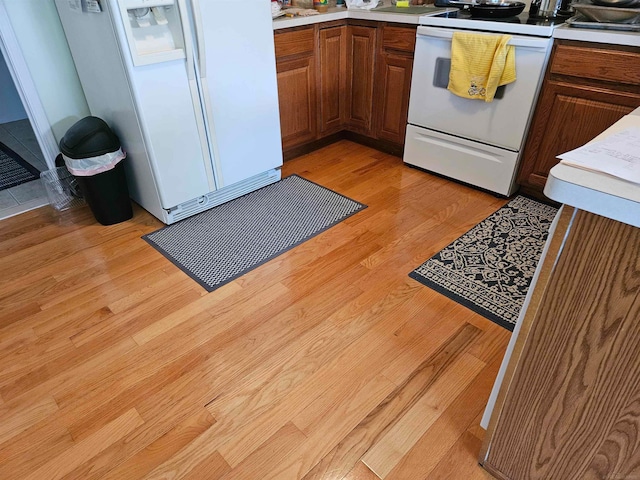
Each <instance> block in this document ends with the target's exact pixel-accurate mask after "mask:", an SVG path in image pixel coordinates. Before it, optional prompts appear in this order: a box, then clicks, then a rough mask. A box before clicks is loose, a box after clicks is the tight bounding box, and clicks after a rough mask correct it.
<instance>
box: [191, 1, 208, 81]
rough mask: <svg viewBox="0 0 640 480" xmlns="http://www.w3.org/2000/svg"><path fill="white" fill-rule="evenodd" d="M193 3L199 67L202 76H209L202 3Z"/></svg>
mask: <svg viewBox="0 0 640 480" xmlns="http://www.w3.org/2000/svg"><path fill="white" fill-rule="evenodd" d="M190 1H191V11H192V12H193V24H194V29H195V31H196V40H197V42H198V67H199V70H200V76H201V77H206V76H207V56H206V55H205V54H204V27H203V24H202V13H201V12H200V1H199V0H190Z"/></svg>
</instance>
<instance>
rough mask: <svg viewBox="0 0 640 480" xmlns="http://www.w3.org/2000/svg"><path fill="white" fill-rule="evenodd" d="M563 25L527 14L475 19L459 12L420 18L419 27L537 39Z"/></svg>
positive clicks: (546, 35) (562, 20)
mask: <svg viewBox="0 0 640 480" xmlns="http://www.w3.org/2000/svg"><path fill="white" fill-rule="evenodd" d="M563 23H564V19H552V20H544V19H538V18H533V17H529V13H528V12H523V13H521V14H520V15H516V16H513V17H508V18H477V17H472V16H471V14H469V12H467V11H465V10H460V11H457V12H447V13H443V14H440V15H436V16H432V17H420V25H425V26H430V27H448V28H459V29H463V30H480V31H485V32H496V33H511V34H520V35H535V36H538V37H551V35H552V34H553V30H554V29H555V28H556V27H559V26H560V25H562V24H563Z"/></svg>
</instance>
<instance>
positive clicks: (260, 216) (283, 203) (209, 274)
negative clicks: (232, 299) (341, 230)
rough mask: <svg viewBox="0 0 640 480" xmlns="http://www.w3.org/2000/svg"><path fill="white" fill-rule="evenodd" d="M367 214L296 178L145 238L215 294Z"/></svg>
mask: <svg viewBox="0 0 640 480" xmlns="http://www.w3.org/2000/svg"><path fill="white" fill-rule="evenodd" d="M364 208H367V207H366V205H363V204H361V203H358V202H356V201H354V200H351V199H349V198H347V197H344V196H342V195H340V194H339V193H336V192H334V191H332V190H329V189H327V188H325V187H322V186H320V185H318V184H316V183H313V182H310V181H309V180H305V179H304V178H302V177H299V176H297V175H291V176H289V177H286V178H283V179H282V180H280V181H279V182H276V183H273V184H271V185H268V186H266V187H263V188H261V189H259V190H256V191H254V192H251V193H248V194H247V195H244V196H242V197H240V198H237V199H235V200H232V201H230V202H227V203H225V204H222V205H219V206H217V207H215V208H212V209H211V210H207V211H206V212H203V213H200V214H198V215H195V216H193V217H190V218H187V219H185V220H182V221H181V222H178V223H176V224H174V225H170V226H168V227H164V228H161V229H160V230H157V231H155V232H153V233H150V234H148V235H145V236H143V237H142V238H143V239H145V240H146V241H147V242H149V244H151V245H152V246H153V247H155V248H156V249H157V250H159V251H160V252H161V253H162V254H163V255H164V256H166V257H167V258H168V259H169V260H171V261H172V262H173V263H174V264H175V265H177V266H178V267H179V268H181V269H182V270H183V271H184V272H185V273H186V274H187V275H189V276H190V277H191V278H193V279H194V280H195V281H197V282H198V283H199V284H200V285H202V286H203V287H204V288H205V289H207V290H208V291H209V292H211V291H213V290H215V289H216V288H219V287H221V286H222V285H224V284H225V283H228V282H230V281H232V280H234V279H235V278H238V277H240V276H241V275H243V274H245V273H246V272H248V271H249V270H252V269H254V268H256V267H258V266H259V265H262V264H263V263H265V262H267V261H269V260H271V259H272V258H274V257H277V256H278V255H280V254H281V253H284V252H286V251H287V250H289V249H291V248H293V247H295V246H296V245H299V244H300V243H302V242H304V241H306V240H308V239H310V238H311V237H314V236H315V235H318V234H319V233H321V232H323V231H324V230H326V229H328V228H330V227H332V226H333V225H335V224H337V223H339V222H341V221H342V220H344V219H345V218H347V217H350V216H351V215H354V214H355V213H357V212H359V211H360V210H362V209H364Z"/></svg>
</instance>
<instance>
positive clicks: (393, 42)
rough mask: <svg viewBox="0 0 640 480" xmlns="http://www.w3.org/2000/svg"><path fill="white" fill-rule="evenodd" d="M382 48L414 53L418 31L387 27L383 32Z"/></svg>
mask: <svg viewBox="0 0 640 480" xmlns="http://www.w3.org/2000/svg"><path fill="white" fill-rule="evenodd" d="M382 48H384V49H385V50H398V51H401V52H408V53H413V52H414V50H415V49H416V29H415V28H401V27H387V26H385V27H384V30H383V32H382Z"/></svg>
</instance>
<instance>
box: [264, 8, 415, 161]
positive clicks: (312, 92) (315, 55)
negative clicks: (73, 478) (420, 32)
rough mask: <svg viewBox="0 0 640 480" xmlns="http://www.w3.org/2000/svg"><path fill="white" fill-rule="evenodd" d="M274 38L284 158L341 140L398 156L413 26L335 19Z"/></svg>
mask: <svg viewBox="0 0 640 480" xmlns="http://www.w3.org/2000/svg"><path fill="white" fill-rule="evenodd" d="M274 35H275V49H276V68H277V75H278V95H279V100H280V124H281V131H282V146H283V150H284V156H285V159H289V158H293V157H295V156H297V155H300V154H302V153H306V152H308V151H311V150H313V149H315V148H318V147H320V146H322V145H324V144H326V143H329V142H331V141H333V140H335V139H338V138H342V137H345V136H346V137H347V138H350V139H352V140H356V141H360V142H362V143H365V144H370V145H371V146H374V147H376V148H379V149H381V150H383V151H387V152H389V153H393V154H396V155H402V151H403V146H404V136H405V129H406V125H407V112H408V109H409V89H410V87H411V73H412V67H413V52H414V49H415V38H416V26H415V25H402V24H389V23H385V22H371V21H360V20H338V21H334V22H324V23H319V24H315V25H309V26H303V27H295V28H286V29H281V30H276V31H275V33H274Z"/></svg>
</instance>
